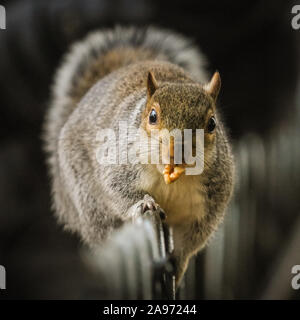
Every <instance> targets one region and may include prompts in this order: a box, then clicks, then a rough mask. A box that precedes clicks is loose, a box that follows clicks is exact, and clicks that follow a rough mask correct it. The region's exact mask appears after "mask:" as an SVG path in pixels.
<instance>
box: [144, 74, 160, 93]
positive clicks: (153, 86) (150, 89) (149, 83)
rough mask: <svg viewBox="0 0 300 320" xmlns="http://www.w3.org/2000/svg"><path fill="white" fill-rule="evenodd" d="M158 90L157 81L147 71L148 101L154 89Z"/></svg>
mask: <svg viewBox="0 0 300 320" xmlns="http://www.w3.org/2000/svg"><path fill="white" fill-rule="evenodd" d="M157 88H158V84H157V81H156V79H155V77H154V74H153V73H152V72H151V71H149V73H148V78H147V96H148V99H150V98H151V97H152V96H153V94H154V92H155V91H156V89H157Z"/></svg>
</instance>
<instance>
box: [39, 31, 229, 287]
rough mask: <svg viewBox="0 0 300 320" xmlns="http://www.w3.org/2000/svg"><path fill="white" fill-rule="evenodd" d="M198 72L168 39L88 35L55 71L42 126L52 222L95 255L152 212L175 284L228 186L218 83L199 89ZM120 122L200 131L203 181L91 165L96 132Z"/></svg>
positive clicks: (189, 50) (158, 34)
mask: <svg viewBox="0 0 300 320" xmlns="http://www.w3.org/2000/svg"><path fill="white" fill-rule="evenodd" d="M205 63H206V61H205V58H204V57H203V55H202V54H201V53H200V51H199V50H198V49H197V48H196V47H195V46H194V45H193V44H192V42H191V41H190V40H189V39H187V38H185V37H183V36H181V35H179V34H176V33H173V32H170V31H166V30H161V29H157V28H153V27H149V28H144V29H141V28H133V27H132V28H121V27H117V28H115V29H112V30H104V31H96V32H94V33H92V34H90V35H88V36H87V38H86V39H84V40H82V41H80V42H78V43H76V44H75V45H74V46H73V47H72V48H71V50H70V52H69V53H68V54H67V55H66V57H65V59H64V61H63V64H62V66H61V67H60V68H59V69H58V72H57V75H56V78H55V81H54V86H53V90H52V102H51V106H50V108H49V111H48V114H47V117H46V121H45V132H44V140H45V149H46V151H47V153H48V165H49V171H50V176H51V179H52V193H53V206H54V210H55V212H56V216H57V217H58V219H59V221H60V222H61V223H62V224H63V225H64V226H65V227H66V228H67V229H68V230H71V231H73V232H77V233H79V234H80V236H81V238H82V239H83V240H84V242H86V243H87V244H88V245H90V246H91V247H95V246H98V245H99V244H101V243H103V241H104V240H105V239H106V238H107V237H109V235H110V234H111V233H112V231H114V230H116V229H117V228H118V227H120V226H121V225H122V224H123V223H124V222H127V221H132V220H134V219H135V218H136V217H137V216H139V215H140V214H143V212H144V211H145V210H146V209H152V210H153V209H155V208H157V207H158V206H160V207H161V208H163V209H164V211H165V213H166V223H167V224H169V225H170V226H172V227H173V232H174V245H175V249H174V257H175V261H176V266H177V267H176V281H177V284H179V282H180V279H181V278H182V275H183V274H184V271H185V270H186V267H187V264H188V261H189V259H190V257H191V256H193V255H194V254H195V253H197V252H198V251H199V250H200V249H201V248H203V247H204V246H205V244H206V243H207V240H208V239H209V237H210V236H211V235H212V233H213V231H215V230H216V228H217V226H218V224H219V223H220V221H221V220H222V218H223V215H224V212H225V209H226V206H227V204H228V201H229V199H230V197H231V194H232V189H233V182H234V179H233V176H234V162H233V156H232V153H231V147H230V143H229V141H228V138H227V134H226V131H225V129H224V126H223V122H222V119H221V117H220V115H219V113H218V110H217V108H216V100H217V97H218V93H219V90H220V86H221V80H220V75H219V73H215V74H214V76H213V77H212V79H211V80H210V81H208V79H207V76H206V72H205V69H204V67H205ZM153 110H154V111H155V116H154V117H153ZM151 113H152V114H151ZM150 117H152V120H153V119H154V120H155V121H154V122H153V121H152V120H151V121H150V120H149V119H150ZM120 120H125V121H130V125H132V126H134V127H136V128H140V127H143V128H144V129H146V131H147V132H149V131H150V130H151V125H154V127H157V128H166V129H169V130H171V129H172V128H192V129H195V128H203V129H204V143H205V146H204V147H205V149H204V150H205V155H204V171H203V173H202V174H201V175H197V176H188V175H184V174H181V173H182V172H181V171H180V173H178V172H177V171H176V170H177V169H180V166H176V165H175V166H174V165H170V166H166V167H165V171H164V172H162V171H161V170H159V169H158V166H156V165H153V164H141V163H139V164H126V165H124V164H120V165H111V166H101V165H99V163H98V162H97V160H96V156H95V149H96V148H97V142H96V135H97V132H98V131H99V130H100V129H102V128H117V124H118V122H119V121H120ZM179 176H180V177H179ZM175 180H176V181H175ZM173 181H174V182H173ZM166 182H167V183H166ZM171 182H172V183H171Z"/></svg>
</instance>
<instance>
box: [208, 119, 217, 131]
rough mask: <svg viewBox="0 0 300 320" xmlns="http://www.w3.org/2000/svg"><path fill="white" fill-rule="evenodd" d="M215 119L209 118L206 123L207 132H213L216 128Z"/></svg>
mask: <svg viewBox="0 0 300 320" xmlns="http://www.w3.org/2000/svg"><path fill="white" fill-rule="evenodd" d="M216 124H217V123H216V119H215V117H211V118H210V119H209V121H208V125H207V131H208V132H213V131H214V130H215V127H216Z"/></svg>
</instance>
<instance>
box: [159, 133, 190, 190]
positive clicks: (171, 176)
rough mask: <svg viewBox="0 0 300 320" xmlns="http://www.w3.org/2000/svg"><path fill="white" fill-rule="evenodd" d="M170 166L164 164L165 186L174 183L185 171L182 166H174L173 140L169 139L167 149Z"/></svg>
mask: <svg viewBox="0 0 300 320" xmlns="http://www.w3.org/2000/svg"><path fill="white" fill-rule="evenodd" d="M168 156H169V158H170V164H166V165H165V168H164V171H163V175H164V180H165V183H166V184H170V183H172V182H174V181H176V180H177V179H178V178H179V177H180V176H181V175H182V174H183V173H184V171H185V167H184V165H178V164H174V139H172V138H171V139H170V149H169V155H168Z"/></svg>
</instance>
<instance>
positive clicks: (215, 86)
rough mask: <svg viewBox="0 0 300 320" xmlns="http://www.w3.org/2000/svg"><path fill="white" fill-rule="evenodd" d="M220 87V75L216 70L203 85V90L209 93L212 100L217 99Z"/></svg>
mask: <svg viewBox="0 0 300 320" xmlns="http://www.w3.org/2000/svg"><path fill="white" fill-rule="evenodd" d="M220 88H221V77H220V73H219V72H218V71H216V72H215V73H214V75H213V76H212V78H211V80H210V82H209V83H207V84H206V85H205V86H204V90H205V91H206V92H207V93H209V94H210V95H211V96H212V97H213V98H214V100H217V98H218V94H219V92H220Z"/></svg>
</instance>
